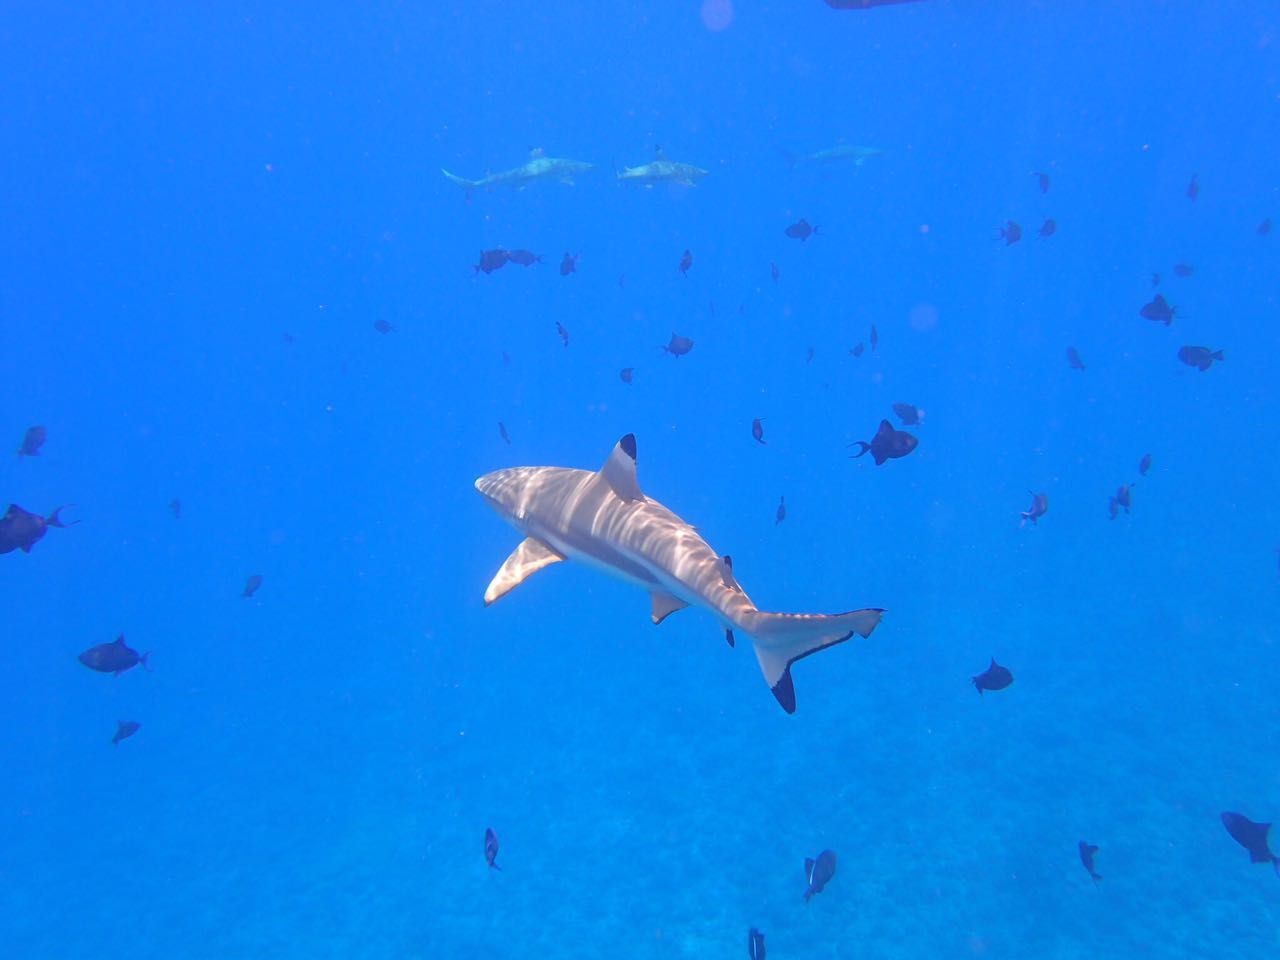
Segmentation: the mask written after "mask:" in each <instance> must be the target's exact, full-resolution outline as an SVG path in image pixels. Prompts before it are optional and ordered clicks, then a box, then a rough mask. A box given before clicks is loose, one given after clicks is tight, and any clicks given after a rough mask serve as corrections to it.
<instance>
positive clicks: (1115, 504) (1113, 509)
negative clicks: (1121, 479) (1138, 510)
mask: <svg viewBox="0 0 1280 960" xmlns="http://www.w3.org/2000/svg"><path fill="white" fill-rule="evenodd" d="M1132 507H1133V490H1132V489H1130V487H1129V485H1128V484H1127V483H1122V484H1121V485H1120V487H1119V488H1118V489H1117V490H1116V493H1115V496H1113V497H1112V498H1111V500H1110V501H1109V502H1108V504H1107V510H1108V512H1109V513H1110V514H1111V519H1112V520H1114V519H1115V518H1116V517H1117V516H1119V514H1120V510H1121V508H1123V509H1124V512H1125V513H1129V512H1130V510H1131V508H1132Z"/></svg>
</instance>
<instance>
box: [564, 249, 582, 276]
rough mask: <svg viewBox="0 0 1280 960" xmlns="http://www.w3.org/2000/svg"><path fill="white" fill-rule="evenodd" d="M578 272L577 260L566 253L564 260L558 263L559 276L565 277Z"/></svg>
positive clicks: (572, 255)
mask: <svg viewBox="0 0 1280 960" xmlns="http://www.w3.org/2000/svg"><path fill="white" fill-rule="evenodd" d="M577 272H578V258H577V256H575V255H574V254H571V253H568V252H567V251H566V253H565V255H564V259H563V260H561V261H560V276H562V277H567V276H568V275H569V274H571V273H577Z"/></svg>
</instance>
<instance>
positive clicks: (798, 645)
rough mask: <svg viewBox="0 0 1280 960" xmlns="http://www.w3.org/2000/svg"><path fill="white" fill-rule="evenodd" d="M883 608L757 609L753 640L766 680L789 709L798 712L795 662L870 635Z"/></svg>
mask: <svg viewBox="0 0 1280 960" xmlns="http://www.w3.org/2000/svg"><path fill="white" fill-rule="evenodd" d="M883 612H884V611H883V610H879V609H875V608H868V609H866V610H851V611H850V612H848V613H832V614H822V613H757V614H756V615H755V618H753V619H754V622H753V623H752V624H751V631H750V632H751V640H752V643H753V644H754V646H755V649H756V659H757V660H759V661H760V671H761V673H763V674H764V680H765V683H767V684H769V689H770V690H772V691H773V695H774V696H775V697H777V699H778V703H780V704H782V709H783V710H785V711H787V713H795V712H796V690H795V686H794V685H793V684H792V682H791V665H792V664H793V663H795V662H796V661H797V660H799V659H801V658H803V657H807V656H809V654H811V653H817V652H818V651H819V650H825V649H826V648H827V647H832V646H835V645H836V644H837V643H840V642H842V641H844V640H848V639H849V638H850V637H852V636H853V635H854V634H855V633H856V634H858V636H860V637H868V636H870V635H871V631H872V630H874V629H875V628H876V625H877V624H878V623H879V622H880V615H881V614H882V613H883Z"/></svg>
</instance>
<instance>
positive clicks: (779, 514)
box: [773, 497, 787, 527]
mask: <svg viewBox="0 0 1280 960" xmlns="http://www.w3.org/2000/svg"><path fill="white" fill-rule="evenodd" d="M785 519H787V498H786V497H779V498H778V509H777V510H775V511H774V514H773V525H774V526H775V527H776V526H777V525H778V524H780V523H781V522H782V521H783V520H785Z"/></svg>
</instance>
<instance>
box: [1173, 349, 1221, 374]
mask: <svg viewBox="0 0 1280 960" xmlns="http://www.w3.org/2000/svg"><path fill="white" fill-rule="evenodd" d="M1178 359H1179V360H1181V361H1182V362H1183V363H1185V364H1186V365H1187V366H1188V367H1195V368H1196V369H1197V370H1199V371H1200V372H1201V373H1204V372H1205V371H1206V370H1208V369H1209V368H1210V367H1212V366H1213V362H1214V361H1215V360H1217V361H1218V362H1219V363H1221V362H1222V361H1223V360H1225V359H1226V357H1224V356H1223V355H1222V351H1221V350H1211V349H1210V348H1208V347H1179V348H1178Z"/></svg>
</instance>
